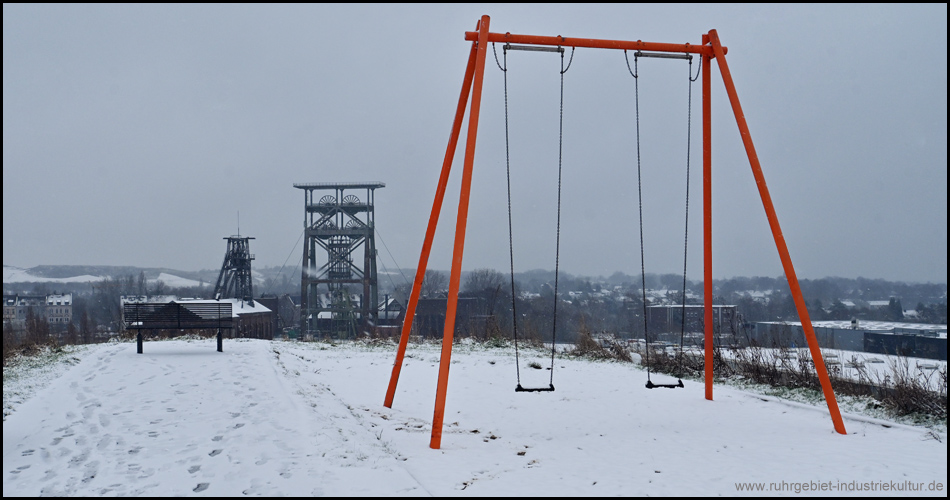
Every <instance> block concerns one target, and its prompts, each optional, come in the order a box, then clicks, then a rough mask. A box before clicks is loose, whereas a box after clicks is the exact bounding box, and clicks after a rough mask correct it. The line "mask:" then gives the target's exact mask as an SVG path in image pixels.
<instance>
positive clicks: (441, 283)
mask: <svg viewBox="0 0 950 500" xmlns="http://www.w3.org/2000/svg"><path fill="white" fill-rule="evenodd" d="M448 287H449V279H448V277H447V276H446V275H445V273H443V272H441V271H433V270H431V269H427V270H426V274H425V277H424V278H423V279H422V290H421V292H422V296H423V297H428V298H434V297H437V296H439V295H441V294H443V293H445V291H446V290H447V289H448Z"/></svg>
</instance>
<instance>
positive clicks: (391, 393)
mask: <svg viewBox="0 0 950 500" xmlns="http://www.w3.org/2000/svg"><path fill="white" fill-rule="evenodd" d="M475 49H476V44H475V43H472V50H471V52H470V53H469V56H468V66H467V67H466V69H465V78H464V79H463V80H462V93H461V95H459V103H458V107H457V108H456V110H455V121H454V122H453V123H452V133H451V135H450V136H449V145H448V147H446V148H445V158H444V159H443V160H442V174H441V175H440V176H439V187H438V188H437V189H436V192H435V200H433V201H432V213H431V214H430V215H429V226H428V227H427V228H426V237H425V240H424V241H423V243H422V253H421V254H420V255H419V265H418V266H416V279H415V281H414V282H413V285H412V292H411V293H410V294H409V303H408V304H407V305H406V315H405V317H404V318H403V323H402V335H400V337H399V347H398V349H397V350H396V361H395V362H394V363H393V373H392V375H391V376H390V378H389V388H388V389H387V390H386V400H385V401H384V402H383V405H384V406H385V407H386V408H392V407H393V398H394V397H395V395H396V384H397V383H398V382H399V372H400V371H401V370H402V362H403V359H404V358H405V355H406V344H408V342H409V334H410V333H411V332H412V321H413V319H414V318H415V316H416V306H417V305H418V304H419V292H420V290H421V289H422V282H423V280H424V279H425V274H426V267H427V266H428V264H429V253H430V251H431V250H432V239H433V237H434V236H435V228H436V226H437V225H438V224H439V214H440V213H441V212H442V201H443V200H444V199H445V187H446V185H447V184H448V182H449V173H450V172H451V170H452V159H453V158H455V148H456V146H457V145H458V140H459V132H460V131H461V130H462V119H463V118H464V116H465V107H466V106H467V104H468V94H469V92H470V91H471V89H472V77H473V75H474V74H475Z"/></svg>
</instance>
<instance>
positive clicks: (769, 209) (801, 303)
mask: <svg viewBox="0 0 950 500" xmlns="http://www.w3.org/2000/svg"><path fill="white" fill-rule="evenodd" d="M709 41H710V42H711V43H712V47H713V52H714V53H715V57H716V62H718V63H719V73H720V74H722V81H723V83H724V84H725V86H726V93H727V94H728V95H729V102H730V103H731V104H732V112H733V114H735V115H736V123H737V124H738V125H739V134H740V135H741V136H742V143H743V144H744V145H745V150H746V155H748V157H749V164H750V165H751V166H752V175H754V176H755V183H756V185H757V186H758V188H759V196H760V197H761V198H762V205H763V206H764V207H765V215H766V216H767V217H768V219H769V227H771V229H772V237H773V239H775V247H776V248H777V249H778V254H779V257H780V258H781V259H782V268H784V270H785V277H786V278H787V279H788V287H789V288H790V289H791V293H792V299H793V300H794V301H795V309H797V310H798V318H799V320H800V321H801V322H802V330H804V332H805V340H807V341H808V349H809V350H810V351H811V357H812V359H813V360H814V362H815V371H817V372H818V380H819V381H820V382H821V390H822V392H823V393H824V395H825V402H826V403H828V411H829V412H830V413H831V421H832V422H834V426H835V431H837V432H838V433H839V434H847V431H846V430H845V428H844V422H843V421H842V420H841V413H840V412H839V411H838V401H837V399H835V392H834V390H833V389H832V388H831V380H830V379H829V377H828V369H827V368H826V367H825V360H824V359H823V358H822V356H821V349H820V348H819V347H818V339H817V337H815V330H814V329H813V328H812V325H811V318H810V317H809V316H808V309H807V308H805V299H804V298H802V290H801V287H800V286H799V285H798V277H797V276H796V275H795V267H794V266H792V258H791V257H790V256H789V254H788V246H787V245H786V244H785V237H784V236H782V227H781V226H780V225H779V223H778V216H776V215H775V207H774V206H773V205H772V197H771V196H770V195H769V188H768V186H766V185H765V176H764V175H763V174H762V166H761V165H760V164H759V157H758V155H756V153H755V146H754V145H753V144H752V136H751V135H750V134H749V126H748V125H747V124H746V121H745V115H744V114H743V113H742V106H740V105H739V96H738V94H736V87H735V85H734V84H733V82H732V75H731V74H730V73H729V66H728V65H727V64H726V57H725V54H724V53H723V51H722V45H721V44H720V43H719V35H718V34H717V33H716V30H710V31H709Z"/></svg>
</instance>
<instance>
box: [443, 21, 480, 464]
mask: <svg viewBox="0 0 950 500" xmlns="http://www.w3.org/2000/svg"><path fill="white" fill-rule="evenodd" d="M487 43H488V16H482V20H481V22H480V23H479V36H478V48H477V53H476V55H475V74H474V76H473V82H472V107H471V109H470V111H469V115H468V141H467V142H466V144H465V163H464V166H463V169H462V190H461V192H460V193H459V211H458V218H457V219H456V223H455V248H454V250H453V252H452V274H451V277H450V278H449V296H448V304H447V305H446V308H445V331H444V333H443V334H442V357H441V360H440V362H439V380H438V383H437V385H436V392H435V412H434V415H433V417H432V438H431V439H430V441H429V447H430V448H433V449H439V447H441V445H442V419H443V417H444V416H445V393H446V390H447V389H448V385H449V365H450V363H451V361H452V341H453V339H454V337H455V312H456V308H457V307H458V299H459V281H460V278H461V273H462V253H463V251H464V249H465V226H466V223H467V222H468V202H469V196H470V194H471V188H472V166H473V164H474V162H475V138H476V135H477V133H478V112H479V107H480V106H481V101H482V79H483V77H484V76H485V46H486V45H487Z"/></svg>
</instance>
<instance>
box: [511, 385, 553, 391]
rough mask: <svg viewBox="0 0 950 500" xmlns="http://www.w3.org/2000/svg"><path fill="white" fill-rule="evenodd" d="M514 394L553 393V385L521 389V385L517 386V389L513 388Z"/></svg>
mask: <svg viewBox="0 0 950 500" xmlns="http://www.w3.org/2000/svg"><path fill="white" fill-rule="evenodd" d="M515 392H554V384H548V386H547V387H528V388H525V387H521V384H518V387H515Z"/></svg>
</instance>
